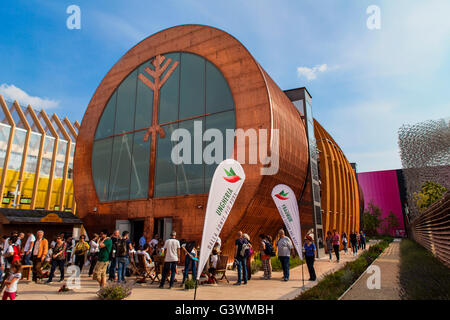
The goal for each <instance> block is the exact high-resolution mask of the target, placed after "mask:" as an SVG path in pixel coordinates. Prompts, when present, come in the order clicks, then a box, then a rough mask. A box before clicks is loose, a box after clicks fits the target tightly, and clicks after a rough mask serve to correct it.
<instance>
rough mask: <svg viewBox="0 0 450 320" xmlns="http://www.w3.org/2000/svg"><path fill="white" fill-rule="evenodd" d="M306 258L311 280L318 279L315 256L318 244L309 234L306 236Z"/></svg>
mask: <svg viewBox="0 0 450 320" xmlns="http://www.w3.org/2000/svg"><path fill="white" fill-rule="evenodd" d="M303 248H304V249H305V259H306V265H307V266H308V272H309V281H316V271H315V270H314V258H315V256H316V245H315V244H314V243H313V242H312V237H311V236H309V235H307V236H306V237H305V245H304V246H303Z"/></svg>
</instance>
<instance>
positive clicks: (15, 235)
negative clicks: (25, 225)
mask: <svg viewBox="0 0 450 320" xmlns="http://www.w3.org/2000/svg"><path fill="white" fill-rule="evenodd" d="M129 237H130V234H129V232H128V231H124V232H122V233H120V231H119V230H115V231H114V232H113V233H108V231H107V230H103V231H102V232H100V233H99V234H93V235H92V238H91V239H90V241H88V240H87V239H86V238H87V237H86V235H84V234H82V235H80V236H79V239H78V240H77V241H75V239H74V238H73V237H72V236H71V235H67V234H65V233H61V234H59V235H58V236H56V237H55V238H54V239H52V241H51V242H50V243H49V241H48V240H47V239H46V237H45V233H44V231H43V230H39V231H37V232H36V235H34V234H33V233H32V232H31V231H27V232H26V241H24V239H25V233H23V232H20V233H19V232H12V233H11V235H10V236H3V237H2V241H1V243H0V250H1V251H0V252H1V259H0V280H1V281H2V282H1V290H3V289H5V290H4V294H3V299H8V298H9V299H12V300H14V299H15V296H16V294H17V283H18V280H20V278H21V269H22V265H28V266H32V280H33V281H34V282H36V283H47V284H48V283H52V282H53V279H54V277H55V272H56V270H57V269H58V270H59V281H60V282H62V281H64V272H65V268H66V267H67V266H69V265H74V266H76V267H78V269H79V272H80V273H81V271H82V270H83V268H84V267H87V266H88V265H89V270H88V271H87V273H88V275H89V276H92V277H93V279H94V280H96V281H98V283H99V286H100V288H102V287H104V286H105V285H106V283H107V281H117V282H126V277H127V276H128V275H130V274H131V273H132V271H131V268H129V265H130V264H131V265H135V264H136V263H139V256H141V259H142V261H144V263H145V265H146V267H147V268H148V269H149V270H153V271H154V270H155V262H154V261H155V258H156V257H157V256H160V257H161V258H162V261H163V268H162V274H161V279H160V283H159V287H160V288H164V285H165V283H166V279H168V278H169V277H170V278H169V279H168V282H169V289H170V288H172V287H173V285H174V282H176V281H177V280H176V278H175V275H176V274H177V268H178V265H179V264H180V257H181V254H183V255H184V270H183V273H182V274H183V278H182V282H181V285H183V284H184V283H185V282H186V281H187V280H188V278H189V273H190V272H191V274H192V279H195V277H196V273H197V268H198V265H197V263H198V255H199V248H198V246H197V243H196V242H195V241H185V240H184V239H182V240H181V241H179V240H177V238H176V232H175V231H174V232H172V233H171V236H170V238H169V239H167V240H166V241H163V240H162V239H161V238H160V237H159V236H158V234H155V235H154V236H153V238H152V239H151V240H150V241H148V242H147V238H146V237H145V235H142V237H141V238H140V239H139V241H138V243H134V242H133V241H131V240H130V238H129ZM341 242H342V245H343V248H344V252H345V254H347V245H348V244H349V243H350V244H351V246H352V251H353V254H357V250H358V249H365V246H366V238H365V234H364V232H362V231H361V232H353V231H352V232H351V233H350V236H349V239H348V238H347V235H346V233H343V234H342V237H341V236H340V235H339V234H338V233H337V232H336V230H333V234H332V233H331V232H330V231H329V232H328V233H327V237H326V249H327V251H328V253H329V257H330V261H331V260H332V252H333V251H334V253H335V255H336V260H337V262H339V254H340V252H339V250H340V244H341ZM276 247H277V250H275V248H274V246H273V239H272V237H271V236H270V235H263V234H261V235H259V243H258V246H257V248H258V249H259V254H260V256H259V257H260V259H261V262H262V268H263V271H264V273H263V276H262V277H261V279H263V280H270V279H271V278H272V264H271V261H272V257H274V256H278V259H279V261H280V264H281V267H282V270H283V277H282V280H283V281H289V276H290V274H289V263H290V258H291V257H293V256H295V250H294V246H293V244H292V241H291V239H290V238H289V237H287V236H286V234H285V232H284V230H283V229H281V230H279V232H278V241H277V242H276ZM258 249H257V250H258ZM303 252H304V256H305V260H306V264H307V266H308V271H309V274H310V280H311V281H315V280H316V274H315V271H314V260H315V257H316V252H317V249H316V246H315V244H314V241H313V238H312V236H311V235H307V236H306V237H305V239H304V246H303ZM254 255H255V252H254V249H253V244H252V242H251V240H250V237H249V235H248V234H246V233H243V232H242V231H239V232H238V233H237V238H236V240H235V248H234V263H233V267H234V268H236V269H237V281H236V283H234V285H242V284H244V285H245V284H247V282H248V281H249V280H251V274H252V272H251V260H252V258H253V257H254ZM220 256H221V239H220V238H217V241H216V243H215V245H214V247H213V249H212V251H211V254H210V256H209V258H208V261H207V264H206V266H205V269H204V270H203V272H202V274H204V275H205V276H207V280H206V281H204V282H203V283H209V284H216V283H217V278H216V274H217V267H218V263H219V259H220ZM47 269H50V270H49V271H46V270H47ZM45 278H46V279H47V280H46V281H44V279H45ZM144 281H145V278H144ZM1 290H0V292H1Z"/></svg>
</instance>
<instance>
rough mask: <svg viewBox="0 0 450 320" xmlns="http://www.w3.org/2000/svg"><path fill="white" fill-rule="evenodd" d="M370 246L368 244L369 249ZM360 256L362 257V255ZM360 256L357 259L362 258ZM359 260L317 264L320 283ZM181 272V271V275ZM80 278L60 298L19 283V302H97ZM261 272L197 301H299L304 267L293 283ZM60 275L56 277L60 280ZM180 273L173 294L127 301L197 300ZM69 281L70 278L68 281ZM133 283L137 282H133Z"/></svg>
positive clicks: (142, 291)
mask: <svg viewBox="0 0 450 320" xmlns="http://www.w3.org/2000/svg"><path fill="white" fill-rule="evenodd" d="M369 246H370V243H369V244H368V247H369ZM359 254H360V253H359ZM359 254H358V255H359ZM356 257H357V256H353V255H352V254H350V253H348V254H347V255H345V254H344V253H343V252H342V251H341V261H340V262H339V263H337V262H336V261H335V257H334V256H333V261H332V262H330V261H329V260H328V256H325V257H323V258H321V259H319V260H316V263H315V270H316V274H317V276H318V280H320V279H321V278H322V277H323V276H324V275H325V274H327V273H330V272H334V271H336V270H338V269H340V268H342V267H343V265H344V264H345V263H346V262H348V261H352V260H354V259H355V258H356ZM181 270H182V268H180V269H179V271H181ZM84 272H85V270H83V274H82V276H81V288H80V289H75V290H74V292H71V293H65V294H60V293H57V290H58V288H59V287H60V286H61V285H62V283H59V282H53V283H52V284H49V285H47V284H35V283H34V282H28V281H26V280H22V281H21V282H20V283H19V291H18V296H17V300H92V299H97V296H96V292H97V291H98V289H99V288H98V285H97V282H95V281H93V280H92V279H91V278H90V277H88V275H87V274H85V273H84ZM262 275H263V272H262V271H259V272H257V273H256V274H254V275H252V280H250V281H249V282H248V284H247V285H245V286H244V285H241V286H233V285H232V283H234V282H235V281H236V279H237V274H236V272H234V271H232V270H229V271H227V277H228V279H229V280H230V284H227V282H226V281H221V282H220V283H219V284H218V285H202V286H200V287H199V288H198V289H197V299H198V300H206V299H208V300H209V299H211V300H230V299H231V300H288V299H293V298H295V297H297V296H298V295H299V294H300V293H301V292H302V291H303V289H302V267H301V266H298V267H296V268H293V269H291V276H290V281H288V282H285V281H281V278H282V272H273V274H272V280H261V279H260V277H261V276H262ZM304 276H305V289H308V288H311V287H313V286H315V285H316V284H317V281H314V282H312V281H307V279H309V274H308V269H307V267H306V264H305V265H304ZM58 278H59V275H56V276H55V279H58ZM181 278H182V275H181V273H180V274H178V275H177V279H178V282H176V283H175V284H174V288H172V290H168V289H167V284H166V288H165V289H159V288H158V284H157V283H156V282H155V283H154V284H152V285H151V284H150V282H148V283H146V284H135V285H134V287H133V292H132V294H131V296H130V297H129V298H128V299H131V300H164V299H167V300H190V299H193V298H194V290H184V289H183V288H181V287H180V285H179V283H180V282H181ZM66 279H67V277H66ZM133 279H134V278H133Z"/></svg>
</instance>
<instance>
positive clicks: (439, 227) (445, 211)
mask: <svg viewBox="0 0 450 320" xmlns="http://www.w3.org/2000/svg"><path fill="white" fill-rule="evenodd" d="M410 229H411V233H412V237H413V239H414V240H415V241H417V242H418V243H419V244H421V245H422V246H423V247H425V248H426V249H427V250H428V251H430V252H431V253H433V255H435V256H436V258H438V259H439V260H441V261H442V263H443V264H445V265H446V266H447V267H449V268H450V191H447V192H446V193H445V194H444V196H443V198H442V199H441V200H439V201H438V202H436V203H434V204H433V205H432V206H431V207H429V208H428V209H427V210H425V211H424V212H422V213H421V214H420V215H419V216H418V217H417V218H416V219H414V220H413V221H412V222H411V224H410Z"/></svg>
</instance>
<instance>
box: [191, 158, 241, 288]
mask: <svg viewBox="0 0 450 320" xmlns="http://www.w3.org/2000/svg"><path fill="white" fill-rule="evenodd" d="M244 180H245V173H244V169H242V166H241V164H240V163H239V162H237V161H236V160H234V159H226V160H223V161H222V162H221V163H220V164H219V165H218V166H217V168H216V171H215V172H214V176H213V178H212V181H211V187H210V189H209V196H208V204H207V206H206V213H205V222H204V224H203V234H202V243H201V247H200V257H199V262H198V269H197V280H198V279H200V275H201V273H202V271H203V268H204V267H205V264H206V261H207V260H208V258H209V255H210V254H211V251H212V249H213V247H214V245H215V244H216V241H217V238H218V237H219V234H220V231H221V230H222V227H223V225H224V224H225V221H226V220H227V218H228V214H229V213H230V211H231V208H232V207H233V204H234V201H235V200H236V198H237V196H238V194H239V191H240V190H241V187H242V184H243V183H244Z"/></svg>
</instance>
